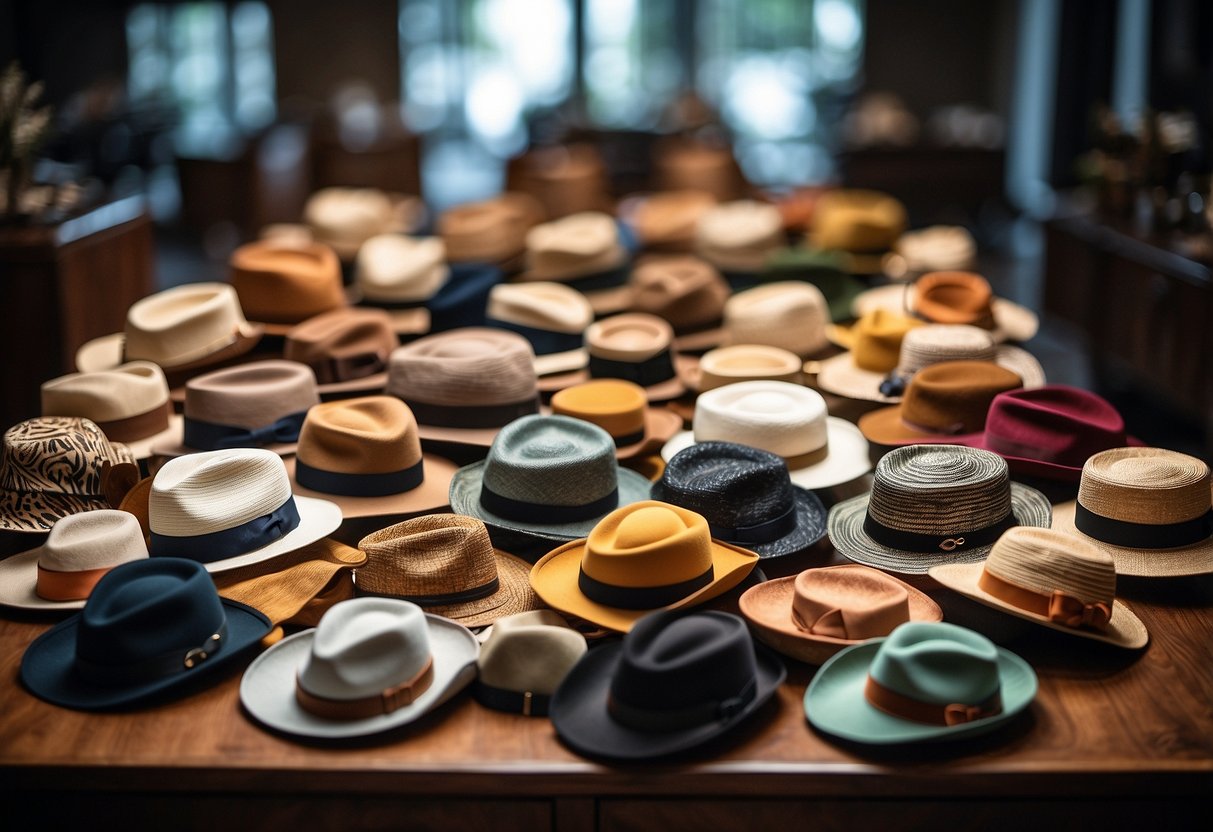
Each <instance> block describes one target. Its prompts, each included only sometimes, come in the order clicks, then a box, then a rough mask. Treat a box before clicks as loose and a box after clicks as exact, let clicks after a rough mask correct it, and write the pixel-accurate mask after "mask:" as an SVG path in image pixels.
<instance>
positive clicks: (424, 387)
mask: <svg viewBox="0 0 1213 832" xmlns="http://www.w3.org/2000/svg"><path fill="white" fill-rule="evenodd" d="M534 361H535V353H534V351H533V350H532V349H531V345H530V343H529V342H528V341H527V340H526V339H525V338H523V337H522V336H521V335H518V334H517V333H514V332H504V331H502V330H499V329H489V328H487V327H467V328H463V329H452V330H450V331H448V332H440V333H438V334H436V335H430V336H427V337H425V338H420V339H418V340H416V341H413V342H412V343H410V344H405V345H404V346H402V347H400V348H398V349H396V350H395V351H393V352H392V355H391V358H390V360H389V368H388V383H387V392H388V393H390V394H392V395H394V396H398V397H400V398H402V399H404V400H405V401H409V402H425V403H426V404H440V405H456V406H458V405H466V406H472V405H486V404H487V405H492V404H513V403H517V402H523V401H526V400H528V399H533V398H535V396H536V395H537V380H536V376H535V365H534Z"/></svg>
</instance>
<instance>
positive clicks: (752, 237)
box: [695, 199, 787, 274]
mask: <svg viewBox="0 0 1213 832" xmlns="http://www.w3.org/2000/svg"><path fill="white" fill-rule="evenodd" d="M786 241H787V240H786V237H785V235H784V231H783V217H782V216H781V215H780V213H779V209H778V208H776V207H775V206H774V205H771V204H770V203H766V202H757V201H754V200H750V199H741V200H737V201H736V202H726V203H724V204H721V205H714V206H712V207H711V208H709V209H708V210H707V211H704V212H703V214H702V215H701V216H700V218H699V224H698V226H696V229H695V253H696V254H698V255H699V256H700V257H702V258H703V259H704V260H707V261H708V262H709V263H711V264H712V265H714V266H716V267H717V268H718V269H721V270H723V271H726V272H734V273H742V274H750V273H754V272H760V271H762V268H763V266H764V265H765V264H766V261H767V257H768V256H770V255H771V254H772V253H773V252H774V251H775V250H776V249H778V248H779V247H780V246H782V245H784V244H785V243H786Z"/></svg>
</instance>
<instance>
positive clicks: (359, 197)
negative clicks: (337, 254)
mask: <svg viewBox="0 0 1213 832" xmlns="http://www.w3.org/2000/svg"><path fill="white" fill-rule="evenodd" d="M391 214H392V201H391V200H390V199H389V198H388V195H387V194H385V193H384V192H383V191H381V190H379V189H377V188H321V189H320V190H318V191H316V193H314V194H312V195H311V196H310V197H308V199H307V202H306V203H305V204H304V206H303V216H304V220H305V221H306V222H307V224H308V225H310V226H312V227H313V228H314V229H315V230H316V231H317V232H319V233H320V234H321V235H322V236H328V237H357V238H363V237H369V236H370V235H372V234H375V233H377V232H379V231H381V230H382V229H383V228H384V226H386V225H387V223H388V222H390V221H391Z"/></svg>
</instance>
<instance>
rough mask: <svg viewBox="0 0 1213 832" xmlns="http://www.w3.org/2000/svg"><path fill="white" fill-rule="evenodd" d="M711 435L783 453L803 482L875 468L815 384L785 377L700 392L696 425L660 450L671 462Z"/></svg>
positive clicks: (846, 477)
mask: <svg viewBox="0 0 1213 832" xmlns="http://www.w3.org/2000/svg"><path fill="white" fill-rule="evenodd" d="M713 441H719V442H736V443H738V444H741V445H750V446H751V447H754V448H758V449H760V450H764V451H769V452H771V453H773V454H775V455H777V456H780V457H782V458H783V460H784V462H786V463H787V466H788V470H789V473H790V475H791V477H792V482H793V484H795V485H799V486H800V487H801V488H814V489H819V488H830V487H832V486H835V485H840V484H842V483H846V482H850V481H851V480H854V479H857V478H859V477H861V476H863V475H864V474H866V473H867V472H868V471H870V470H871V469H872V464H871V462H869V460H868V443H867V441H866V440H865V439H864V438H863V436H862V435H861V434H860V433H859V429H858V428H856V427H855V426H854V425H852V424H851V423H850V422H846V421H843V420H842V419H838V418H835V417H833V416H828V415H827V414H826V403H825V400H824V399H823V398H822V397H821V394H820V393H818V392H817V391H816V390H810V389H809V388H807V387H802V386H800V385H798V384H789V383H788V382H784V381H743V382H739V383H737V384H729V385H726V386H724V387H717V388H716V389H714V390H709V391H708V392H706V393H700V394H699V398H698V399H696V400H695V418H694V420H693V422H692V430H689V431H683V432H682V433H679V434H678V435H677V436H675V437H674V438H673V439H671V440H670V441H669V442H667V443H666V445H665V447H664V448H662V449H661V455H662V457H663V458H664V459H665V460H666V461H667V462H668V461H669V460H670V459H672V458H673V456H674V454H676V453H678V452H679V451H681V450H682V449H683V448H686V447H689V446H690V445H692V444H693V443H696V442H713Z"/></svg>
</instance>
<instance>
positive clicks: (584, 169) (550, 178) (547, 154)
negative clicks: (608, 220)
mask: <svg viewBox="0 0 1213 832" xmlns="http://www.w3.org/2000/svg"><path fill="white" fill-rule="evenodd" d="M507 179H508V183H509V188H510V189H511V190H517V191H520V192H522V193H525V194H528V195H530V196H532V197H534V198H535V199H536V200H538V202H539V204H540V205H542V206H543V212H544V213H545V214H546V215H547V216H549V217H567V216H569V215H570V214H576V213H578V212H579V211H599V210H602V209H604V208H605V207H606V206H607V205H608V204H609V203H610V194H609V191H610V186H609V183H608V181H607V170H606V165H605V164H604V162H603V160H602V154H600V153H599V152H598V149H597V148H596V147H594V146H593V145H592V144H587V143H584V142H581V143H575V144H562V145H555V146H551V147H537V148H533V149H531V150H528V151H527V152H526V153H524V154H523V155H522V156H520V157H518V158H516V159H511V160H510V163H509V168H508V172H507Z"/></svg>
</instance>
